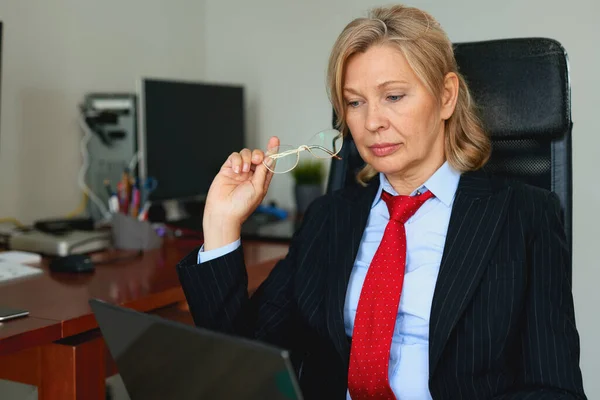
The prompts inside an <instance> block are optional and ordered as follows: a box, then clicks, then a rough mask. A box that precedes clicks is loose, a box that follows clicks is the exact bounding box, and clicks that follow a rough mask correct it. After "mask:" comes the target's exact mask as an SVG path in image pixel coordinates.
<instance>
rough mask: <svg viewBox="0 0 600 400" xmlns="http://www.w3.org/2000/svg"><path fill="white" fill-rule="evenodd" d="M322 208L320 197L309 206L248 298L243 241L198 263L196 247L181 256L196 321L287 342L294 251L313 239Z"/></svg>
mask: <svg viewBox="0 0 600 400" xmlns="http://www.w3.org/2000/svg"><path fill="white" fill-rule="evenodd" d="M323 209H324V198H321V199H318V200H316V201H315V202H313V204H312V205H311V206H310V207H309V209H308V211H307V212H306V214H305V217H304V219H303V222H302V224H301V226H300V228H299V229H298V231H297V232H296V233H295V234H294V237H293V238H292V242H291V245H290V250H289V252H288V254H287V255H286V257H285V258H284V259H283V260H281V261H279V262H278V263H277V265H276V266H275V267H274V269H273V271H271V273H270V275H269V277H268V278H267V279H266V280H265V281H264V282H263V283H262V284H261V285H260V287H259V288H258V289H257V291H256V292H255V293H254V295H253V296H252V298H248V275H247V273H246V266H245V264H244V252H243V244H242V246H240V247H238V248H237V249H236V250H234V251H232V252H230V253H228V254H225V255H223V256H221V257H217V258H215V259H212V260H209V261H206V262H204V263H202V264H198V250H194V251H193V252H192V253H190V254H189V255H188V256H187V257H186V258H184V259H183V260H182V261H181V262H180V263H179V265H178V266H177V272H178V275H179V280H180V282H181V286H182V288H183V291H184V293H185V296H186V299H187V302H188V304H189V307H190V311H191V313H192V316H193V318H194V322H195V324H196V325H197V326H200V327H204V328H207V329H211V330H215V331H219V332H223V333H229V334H235V335H241V336H246V337H249V338H253V339H258V340H262V341H265V342H268V343H271V344H274V345H278V346H281V347H286V348H287V347H289V342H290V340H291V338H292V335H293V326H294V319H295V315H296V304H295V301H294V299H293V284H294V277H295V274H296V269H297V268H298V264H299V262H298V259H299V258H300V257H299V254H303V252H304V251H305V250H304V249H306V248H308V247H310V246H307V245H306V243H310V242H311V241H312V240H314V238H313V235H314V232H315V231H316V229H315V228H316V227H317V226H322V225H323V224H324V221H325V219H326V218H327V215H326V214H327V213H326V212H324V211H323Z"/></svg>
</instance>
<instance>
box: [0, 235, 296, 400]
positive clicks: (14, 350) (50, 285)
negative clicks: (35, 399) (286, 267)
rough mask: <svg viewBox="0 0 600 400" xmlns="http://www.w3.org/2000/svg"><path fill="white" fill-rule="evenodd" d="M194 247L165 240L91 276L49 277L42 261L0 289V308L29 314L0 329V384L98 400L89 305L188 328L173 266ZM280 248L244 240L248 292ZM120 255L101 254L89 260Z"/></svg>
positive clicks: (99, 371) (96, 346) (48, 395)
mask: <svg viewBox="0 0 600 400" xmlns="http://www.w3.org/2000/svg"><path fill="white" fill-rule="evenodd" d="M197 246H198V242H190V241H187V242H183V241H174V240H170V241H167V242H166V243H165V245H164V246H163V247H162V248H161V249H157V250H152V251H148V252H145V253H144V254H143V255H142V256H140V257H138V258H135V259H131V260H129V261H122V262H115V263H111V264H106V265H98V266H97V267H96V270H95V272H93V273H91V274H65V273H61V274H57V273H52V272H50V271H49V269H48V266H47V261H44V262H43V265H42V268H43V269H44V274H43V275H37V276H34V277H31V278H25V279H23V280H19V281H13V282H8V283H3V284H0V304H2V305H3V306H7V307H17V308H25V309H27V310H29V312H30V316H29V317H26V318H23V319H17V320H13V321H8V322H5V323H4V324H0V379H8V380H12V381H17V382H22V383H27V384H31V385H35V386H38V393H39V399H40V400H49V399H52V400H54V399H61V400H70V399H85V400H88V399H89V400H96V399H98V400H104V398H105V387H104V382H105V378H106V376H107V374H110V373H111V372H114V366H113V365H112V360H110V359H108V360H107V357H106V356H107V351H106V346H105V344H104V341H103V340H102V337H101V335H100V333H99V330H98V325H97V324H96V320H95V318H94V316H93V314H92V311H91V309H90V307H89V304H88V300H89V299H90V298H98V299H102V300H105V301H108V302H111V303H114V304H118V305H121V306H123V307H128V308H132V309H135V310H137V311H142V312H155V313H157V314H158V315H161V316H163V317H166V318H171V317H172V318H173V319H179V320H184V321H185V322H188V323H189V322H190V321H191V318H190V317H189V312H188V311H187V309H186V304H185V296H184V294H183V291H182V289H181V286H180V285H179V280H178V277H177V271H176V269H175V265H176V264H177V263H178V262H179V261H180V260H181V258H183V257H184V256H185V255H186V254H188V253H189V252H190V251H192V250H193V249H194V248H195V247H197ZM287 249H288V246H287V245H285V244H270V243H261V242H244V255H245V260H246V265H247V269H248V278H249V285H248V286H249V287H248V289H249V291H250V292H253V291H254V290H255V289H256V287H258V285H259V284H260V283H261V282H262V281H263V280H264V279H265V278H266V276H267V275H268V274H269V272H270V271H271V269H272V268H273V266H274V265H275V263H276V261H277V260H279V259H280V258H282V257H283V256H285V254H286V253H287ZM125 254H127V253H123V252H119V253H117V252H107V253H103V254H97V255H95V256H94V260H99V259H102V258H111V259H112V258H114V257H115V256H116V255H119V256H122V255H125ZM169 306H170V307H169Z"/></svg>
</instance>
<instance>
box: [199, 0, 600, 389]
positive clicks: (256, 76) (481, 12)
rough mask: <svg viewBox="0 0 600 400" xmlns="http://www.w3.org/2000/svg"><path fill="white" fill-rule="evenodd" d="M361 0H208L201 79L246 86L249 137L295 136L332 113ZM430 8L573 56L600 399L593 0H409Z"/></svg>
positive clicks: (487, 31) (278, 188)
mask: <svg viewBox="0 0 600 400" xmlns="http://www.w3.org/2000/svg"><path fill="white" fill-rule="evenodd" d="M388 3H389V2H381V1H372V0H371V1H368V0H360V1H358V0H353V1H348V0H327V1H324V0H306V1H303V2H295V1H289V0H288V1H282V0H255V1H252V2H246V1H237V2H235V7H234V6H232V4H231V2H222V1H221V0H206V78H207V79H209V80H217V81H234V82H239V83H243V84H244V85H246V87H247V89H248V97H249V100H248V103H249V104H248V105H249V112H250V115H249V116H250V121H249V141H250V145H251V146H259V147H263V146H264V144H265V143H266V141H267V139H268V138H269V137H270V136H272V135H278V136H280V137H281V138H282V141H285V142H289V143H290V144H299V143H300V142H301V141H302V140H303V139H305V138H307V137H308V136H310V134H311V133H312V132H315V131H317V130H319V129H321V128H323V127H328V126H329V124H330V119H331V111H330V105H329V103H328V100H327V97H326V92H325V69H326V63H327V57H328V53H329V51H330V49H331V46H332V45H333V42H334V40H335V38H336V36H337V34H338V33H339V32H340V31H341V29H342V28H343V26H344V25H345V24H346V23H347V22H349V21H350V20H351V19H353V18H355V17H357V16H361V15H363V11H365V10H366V9H368V8H369V7H371V6H373V5H378V4H381V5H385V4H388ZM411 5H415V6H417V7H421V8H423V9H425V10H427V11H429V12H430V13H431V14H432V15H434V16H435V17H436V18H437V19H438V20H439V21H440V23H441V24H442V26H443V27H444V28H445V29H446V31H447V32H448V34H449V36H450V39H451V40H453V41H474V40H485V39H497V38H506V37H520V36H547V37H551V38H555V39H557V40H559V41H560V42H561V43H562V44H563V45H564V46H565V48H566V49H567V51H568V53H569V57H570V67H571V77H572V91H573V101H572V106H573V120H574V124H575V128H574V139H573V147H574V149H573V153H574V157H573V163H574V296H575V304H576V313H577V315H576V316H577V323H578V327H579V331H580V336H581V340H582V355H581V360H582V361H581V365H582V369H583V374H584V380H585V387H586V390H587V392H588V395H589V398H600V381H599V380H598V379H595V378H596V376H597V371H599V370H600V344H599V343H598V339H597V338H598V337H600V320H599V318H598V311H597V304H598V303H599V302H600V297H599V296H598V292H600V291H599V290H598V282H599V281H600V270H599V269H598V266H599V263H598V262H597V257H598V254H597V250H596V249H597V247H596V246H597V243H596V241H597V239H598V238H600V229H599V226H600V212H599V211H598V208H597V205H598V204H600V185H598V184H597V183H596V177H597V174H598V167H597V165H598V164H597V162H598V160H600V128H598V123H597V116H598V111H597V109H598V106H599V104H600V103H599V101H598V95H599V94H600V79H599V75H600V51H598V44H597V41H598V39H599V38H600V28H599V25H598V24H597V17H598V15H600V3H599V2H598V1H596V0H572V1H569V2H567V3H565V2H563V1H558V0H551V1H547V0H533V1H517V0H504V1H480V0H457V1H453V2H446V1H441V0H435V1H434V0H430V1H420V2H419V1H412V2H411ZM291 191H292V183H291V180H290V179H289V177H282V176H277V177H275V178H274V180H273V183H272V188H271V191H270V194H269V196H270V197H271V198H274V199H277V200H278V201H280V202H281V203H282V204H283V205H286V206H291V205H292V204H293V202H292V196H291Z"/></svg>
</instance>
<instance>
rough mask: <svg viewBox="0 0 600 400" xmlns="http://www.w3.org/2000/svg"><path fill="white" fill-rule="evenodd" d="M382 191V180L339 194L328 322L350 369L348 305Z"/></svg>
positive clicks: (328, 292) (332, 254)
mask: <svg viewBox="0 0 600 400" xmlns="http://www.w3.org/2000/svg"><path fill="white" fill-rule="evenodd" d="M378 188H379V179H377V177H376V178H375V179H373V180H372V181H371V182H370V184H369V185H368V186H367V187H366V188H351V189H348V190H346V191H341V192H339V193H338V194H336V197H337V198H336V201H335V202H334V206H333V210H332V219H333V225H332V235H333V236H332V237H331V241H330V244H331V247H330V249H331V253H330V254H329V255H328V258H329V260H330V262H329V264H330V268H329V276H328V277H327V282H330V283H331V286H330V287H329V288H328V290H327V302H326V321H327V330H328V331H329V336H330V338H331V340H332V341H333V344H334V345H335V347H336V349H337V351H338V353H339V354H340V356H341V357H342V360H343V362H344V364H345V366H346V370H347V369H348V368H347V367H348V363H349V357H350V341H349V340H348V337H347V336H346V332H345V326H344V303H345V300H346V290H347V288H348V282H349V280H350V273H351V272H352V267H353V266H354V261H355V259H356V254H357V253H358V247H359V245H360V241H361V239H362V235H363V232H364V230H365V227H366V225H367V220H368V218H369V213H370V211H371V205H372V203H373V200H374V198H375V194H376V193H377V189H378Z"/></svg>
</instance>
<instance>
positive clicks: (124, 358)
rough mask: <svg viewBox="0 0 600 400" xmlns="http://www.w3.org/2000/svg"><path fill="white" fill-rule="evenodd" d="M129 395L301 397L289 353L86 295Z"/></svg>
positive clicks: (182, 399)
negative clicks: (89, 298)
mask: <svg viewBox="0 0 600 400" xmlns="http://www.w3.org/2000/svg"><path fill="white" fill-rule="evenodd" d="M89 303H90V306H91V308H92V311H93V312H94V315H95V317H96V320H97V321H98V326H99V327H100V330H101V332H102V335H103V336H104V340H105V342H106V344H107V346H108V349H109V351H110V353H111V355H112V357H113V359H114V360H115V362H116V363H117V368H118V370H119V373H120V374H121V377H122V379H123V383H124V384H125V388H126V389H127V392H128V393H129V396H130V397H131V400H138V399H143V400H151V399H160V400H164V399H177V400H187V399H194V400H201V399H210V400H220V399H223V400H225V399H227V400H231V399H240V400H244V399H248V400H265V399H269V400H271V399H273V400H302V398H303V397H302V394H301V393H300V388H299V386H298V383H297V380H296V376H295V373H294V370H293V368H292V364H291V362H290V359H289V353H288V352H287V351H285V350H282V349H278V348H276V347H272V346H269V345H266V344H263V343H259V342H256V341H251V340H249V339H244V338H240V337H235V336H229V335H225V334H221V333H216V332H213V331H210V330H207V329H201V328H196V327H193V326H188V325H185V324H182V323H178V322H174V321H169V320H166V319H163V318H160V317H157V316H154V315H150V314H145V313H140V312H137V311H133V310H130V309H126V308H122V307H118V306H115V305H112V304H109V303H106V302H103V301H101V300H97V299H92V300H90V301H89Z"/></svg>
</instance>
